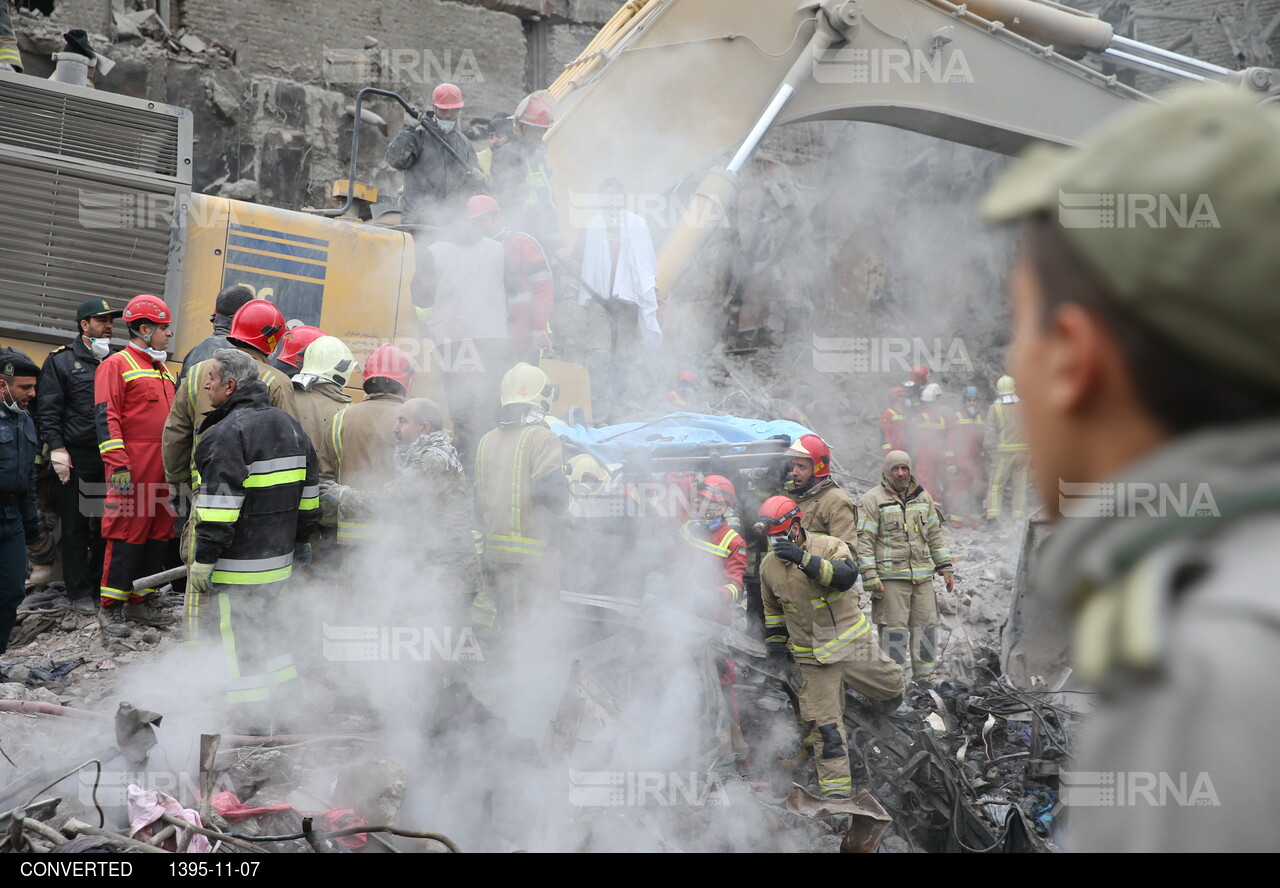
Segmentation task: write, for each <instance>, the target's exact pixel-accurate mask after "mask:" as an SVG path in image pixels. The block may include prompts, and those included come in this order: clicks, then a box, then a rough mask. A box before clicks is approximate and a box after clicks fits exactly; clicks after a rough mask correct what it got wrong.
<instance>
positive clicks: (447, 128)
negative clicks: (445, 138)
mask: <svg viewBox="0 0 1280 888" xmlns="http://www.w3.org/2000/svg"><path fill="white" fill-rule="evenodd" d="M436 126H438V127H440V132H442V133H445V134H448V133H451V132H453V128H454V127H455V126H457V121H454V120H437V121H436Z"/></svg>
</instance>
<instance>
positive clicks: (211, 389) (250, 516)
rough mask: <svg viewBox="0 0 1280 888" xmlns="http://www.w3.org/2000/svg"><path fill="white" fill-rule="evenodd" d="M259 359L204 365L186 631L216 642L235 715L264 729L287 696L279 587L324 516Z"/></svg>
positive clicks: (290, 667)
mask: <svg viewBox="0 0 1280 888" xmlns="http://www.w3.org/2000/svg"><path fill="white" fill-rule="evenodd" d="M262 366H263V365H262V364H261V362H259V361H257V360H255V359H254V358H253V357H251V356H250V355H248V354H246V353H245V352H244V351H243V350H240V349H233V348H226V349H219V350H218V351H216V352H214V354H213V357H212V358H211V359H209V360H208V361H205V362H202V363H201V365H200V372H201V374H202V375H203V376H204V383H203V386H204V390H205V392H206V396H207V398H208V401H209V403H210V404H212V405H213V410H212V411H210V413H209V414H208V416H206V417H205V418H204V421H203V422H202V423H201V424H200V443H199V444H198V445H197V446H196V471H197V472H198V473H199V476H200V492H199V494H197V496H196V500H195V509H194V514H195V521H194V528H193V530H192V534H191V536H192V551H193V558H192V561H191V564H190V565H189V574H188V590H189V591H188V594H187V601H186V616H187V628H188V633H189V636H188V637H189V639H190V640H195V641H207V640H213V639H216V640H217V641H218V642H220V643H221V647H222V650H223V654H224V657H223V662H224V664H225V665H226V669H227V673H228V674H227V686H226V702H227V703H228V704H229V706H231V707H232V711H233V712H234V713H236V714H235V715H234V716H233V720H234V723H236V724H237V725H239V726H242V727H244V728H246V729H248V730H250V731H251V732H253V733H258V732H260V731H261V730H262V728H263V727H268V728H270V727H271V720H272V717H273V715H274V711H273V706H272V703H273V702H279V701H281V700H284V699H286V698H287V696H288V695H290V694H293V693H294V686H293V685H291V684H290V682H292V681H293V680H294V679H296V678H297V677H298V672H297V668H296V666H295V665H294V662H293V655H292V653H291V652H290V651H289V648H288V643H287V641H285V639H287V638H288V637H289V632H288V626H287V625H286V621H285V620H284V619H283V617H282V615H281V613H280V610H279V608H280V592H281V590H282V589H283V588H284V587H285V585H286V583H287V582H288V579H289V576H290V574H291V573H292V572H293V568H294V567H295V566H298V567H304V566H306V564H307V563H308V562H309V561H310V558H311V552H310V546H309V545H307V542H306V540H307V538H308V536H309V535H310V534H311V532H312V531H313V530H314V529H315V527H316V526H317V524H318V522H319V518H320V499H319V497H320V487H319V463H318V462H317V460H316V454H315V450H314V448H312V446H311V442H310V441H309V440H308V439H307V435H306V433H305V432H304V431H303V430H302V426H301V425H300V424H299V423H298V421H297V420H296V419H294V418H293V417H292V416H290V415H289V414H287V413H285V412H284V411H283V410H280V409H278V408H276V407H273V406H271V403H270V401H269V398H268V395H267V387H266V385H265V384H264V383H263V382H262V381H261V380H259V379H258V374H259V373H260V372H261V369H262Z"/></svg>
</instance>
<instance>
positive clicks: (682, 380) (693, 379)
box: [676, 370, 698, 385]
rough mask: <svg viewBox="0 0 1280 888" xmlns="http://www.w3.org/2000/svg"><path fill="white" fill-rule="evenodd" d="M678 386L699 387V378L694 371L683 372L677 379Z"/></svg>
mask: <svg viewBox="0 0 1280 888" xmlns="http://www.w3.org/2000/svg"><path fill="white" fill-rule="evenodd" d="M676 384H677V385H697V384H698V377H697V376H696V375H695V374H694V372H693V371H692V370H681V371H680V375H679V376H677V377H676Z"/></svg>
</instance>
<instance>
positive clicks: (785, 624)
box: [760, 533, 871, 664]
mask: <svg viewBox="0 0 1280 888" xmlns="http://www.w3.org/2000/svg"><path fill="white" fill-rule="evenodd" d="M800 548H802V549H803V550H804V551H805V553H806V555H807V556H809V558H810V559H811V560H810V561H809V563H808V565H807V567H806V568H802V567H801V566H800V565H798V564H795V563H793V562H790V561H785V560H783V559H782V558H779V557H778V556H777V555H776V554H774V553H773V552H770V553H769V554H768V555H766V556H765V557H764V561H762V562H761V563H760V597H761V599H762V600H763V602H764V627H765V628H764V634H765V641H766V642H767V643H769V644H771V645H775V644H779V643H781V642H784V641H785V642H787V643H788V647H789V648H790V650H791V654H792V656H794V657H795V659H796V662H797V663H809V664H814V663H838V662H840V661H842V660H844V659H846V658H848V657H849V656H850V655H851V654H852V653H853V652H854V649H855V643H856V642H857V641H858V640H859V639H861V638H862V637H863V636H864V635H866V634H867V633H868V632H870V631H871V621H870V620H868V619H867V618H866V616H865V615H864V614H863V613H862V611H861V610H859V609H858V596H857V594H856V593H855V594H850V593H849V590H850V589H852V588H853V584H854V583H855V582H856V581H857V579H858V570H857V568H856V567H854V564H853V558H852V555H851V554H850V552H849V547H848V546H847V545H845V543H844V541H843V540H841V539H839V538H837V537H830V536H824V535H822V534H816V533H814V534H807V535H806V538H805V541H804V542H803V543H802V544H801V545H800ZM811 574H812V576H810V575H811Z"/></svg>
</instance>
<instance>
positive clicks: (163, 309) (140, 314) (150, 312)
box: [120, 293, 173, 324]
mask: <svg viewBox="0 0 1280 888" xmlns="http://www.w3.org/2000/svg"><path fill="white" fill-rule="evenodd" d="M120 317H121V318H123V319H124V321H125V323H126V324H130V323H133V322H134V321H151V323H153V324H172V323H173V312H171V311H169V306H167V305H165V304H164V300H163V299H161V298H160V297H159V296H151V295H149V294H147V293H143V294H142V295H141V296H134V297H133V298H132V299H130V300H129V304H128V305H126V306H125V307H124V314H122V315H121V316H120Z"/></svg>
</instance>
